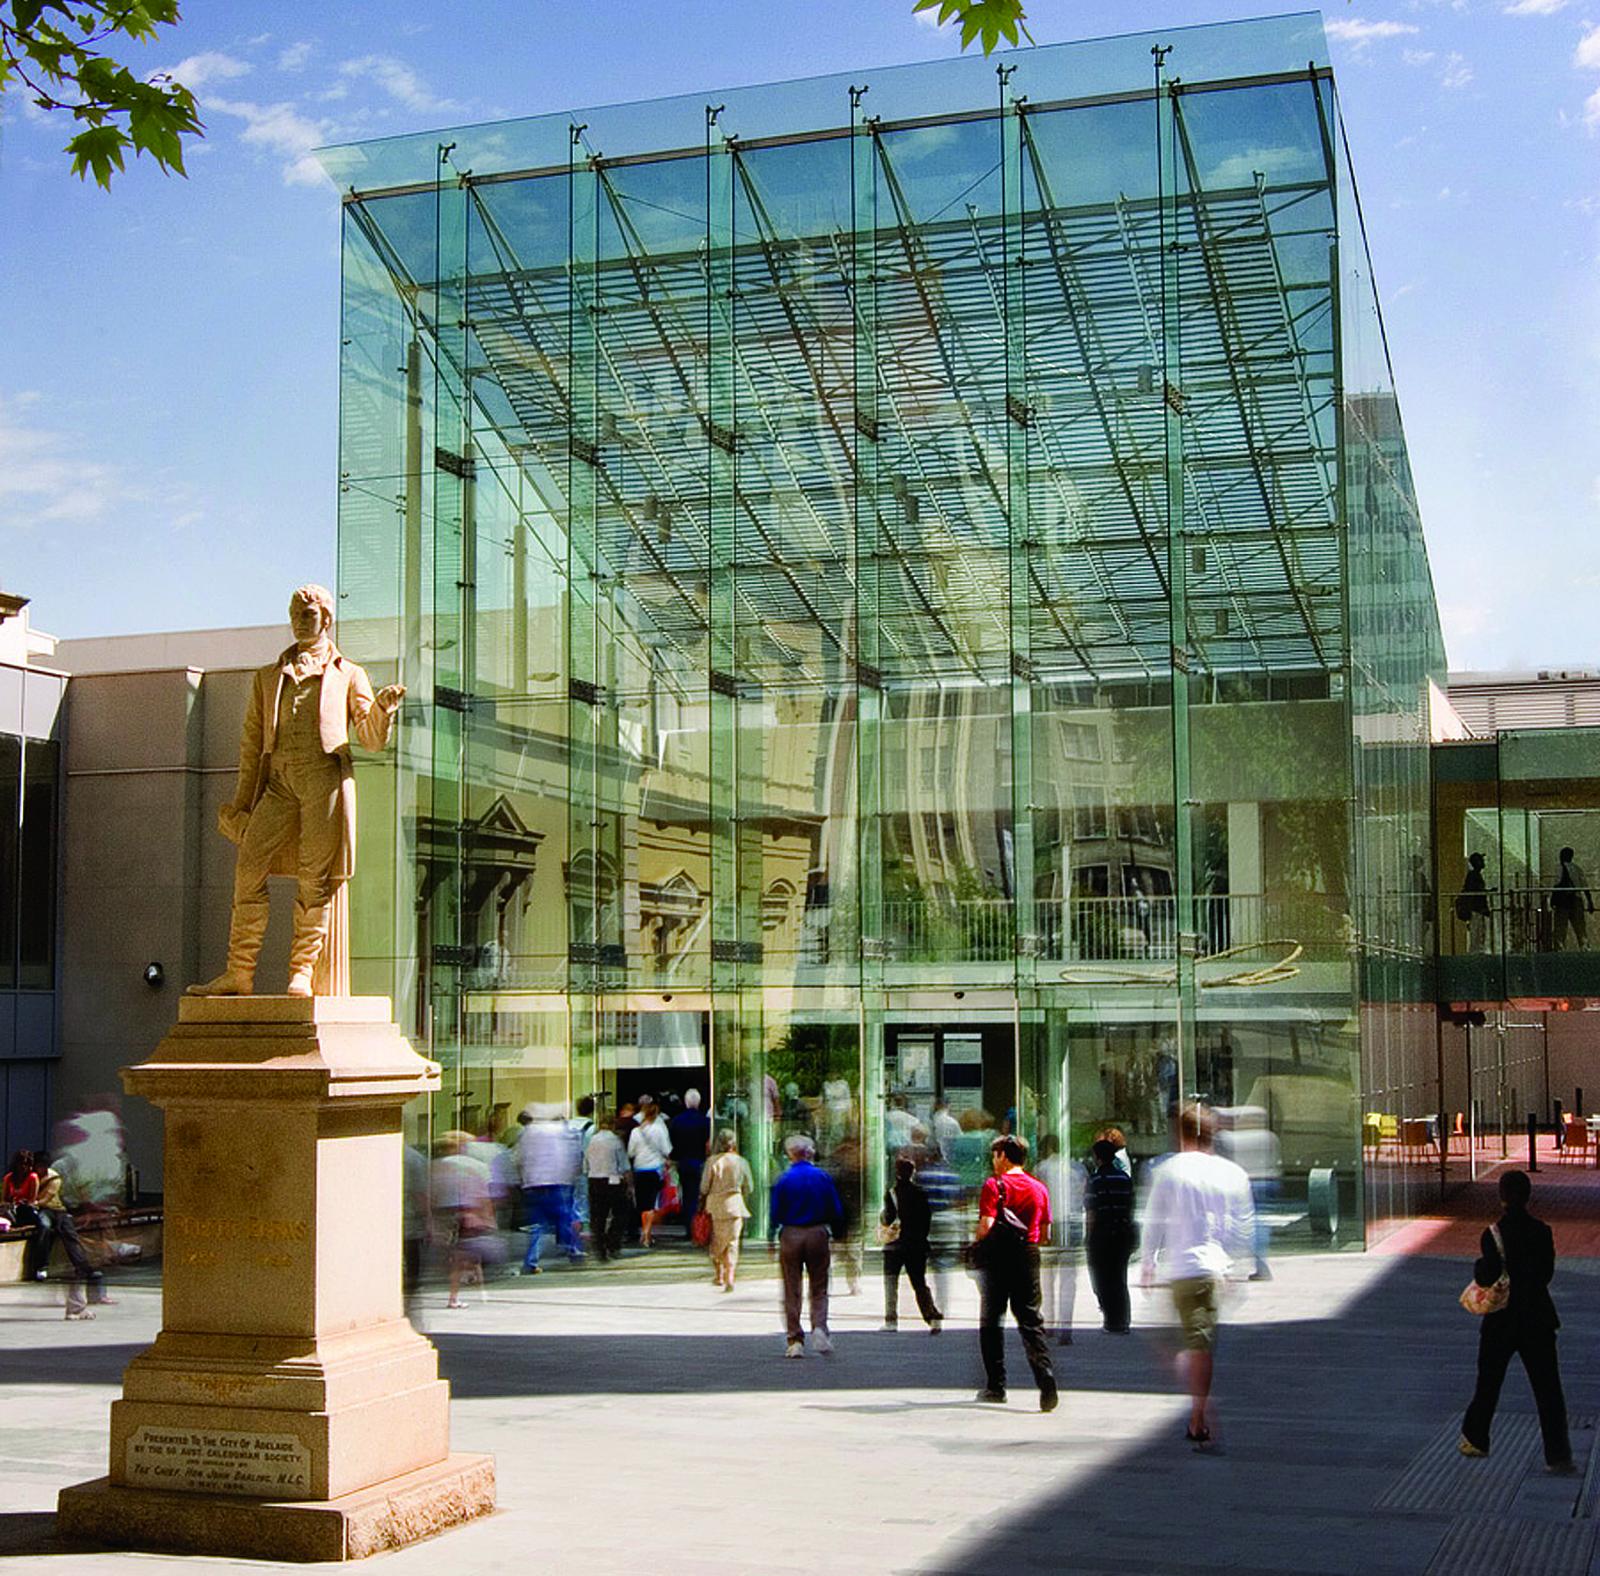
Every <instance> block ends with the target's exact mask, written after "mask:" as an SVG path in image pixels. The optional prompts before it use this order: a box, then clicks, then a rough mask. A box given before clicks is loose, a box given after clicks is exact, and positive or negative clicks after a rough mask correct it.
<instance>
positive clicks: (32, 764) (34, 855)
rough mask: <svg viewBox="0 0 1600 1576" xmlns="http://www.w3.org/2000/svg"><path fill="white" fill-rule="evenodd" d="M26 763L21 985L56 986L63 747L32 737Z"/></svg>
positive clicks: (20, 910) (21, 857)
mask: <svg viewBox="0 0 1600 1576" xmlns="http://www.w3.org/2000/svg"><path fill="white" fill-rule="evenodd" d="M22 765H23V775H22V826H21V829H20V832H21V835H20V837H19V839H18V856H17V877H18V889H19V897H20V901H19V904H18V920H19V922H18V926H17V931H18V942H19V945H18V949H17V950H18V962H19V968H18V978H17V983H18V984H19V985H20V986H21V987H22V988H23V989H24V990H49V989H50V988H51V986H53V985H54V984H55V961H56V957H55V954H56V834H57V827H56V803H57V786H58V781H57V780H58V777H59V775H60V769H61V747H60V746H59V745H57V744H46V743H41V742H39V741H37V740H33V739H30V740H29V741H28V745H27V748H26V749H25V750H24V751H23V759H22Z"/></svg>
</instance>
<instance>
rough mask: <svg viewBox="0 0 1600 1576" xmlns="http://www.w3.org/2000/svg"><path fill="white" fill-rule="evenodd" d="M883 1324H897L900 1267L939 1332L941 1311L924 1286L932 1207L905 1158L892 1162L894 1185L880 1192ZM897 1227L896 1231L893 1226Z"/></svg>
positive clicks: (922, 1310)
mask: <svg viewBox="0 0 1600 1576" xmlns="http://www.w3.org/2000/svg"><path fill="white" fill-rule="evenodd" d="M878 1218H879V1220H880V1221H881V1222H882V1224H883V1227H884V1237H885V1241H884V1245H883V1327H884V1329H886V1330H894V1329H898V1328H899V1325H900V1271H901V1270H902V1269H903V1270H904V1271H905V1272H906V1278H907V1279H908V1280H909V1281H910V1282H911V1289H912V1291H913V1292H915V1293H916V1297H917V1308H918V1311H919V1312H920V1313H921V1314H922V1317H923V1318H924V1319H925V1320H926V1321H927V1325H928V1328H929V1330H931V1331H932V1332H933V1334H935V1335H937V1334H939V1332H940V1330H941V1329H942V1328H943V1327H944V1315H943V1314H942V1313H940V1312H939V1309H938V1305H937V1304H936V1303H935V1302H934V1300H933V1293H932V1292H931V1291H929V1290H928V1231H929V1228H930V1227H931V1225H932V1224H933V1210H932V1207H931V1206H930V1205H929V1203H928V1195H927V1194H926V1193H925V1192H924V1191H923V1190H922V1188H921V1187H919V1186H918V1185H917V1181H916V1167H915V1166H913V1165H912V1163H911V1162H910V1161H909V1160H905V1159H901V1160H897V1161H895V1163H894V1186H893V1187H892V1188H890V1189H889V1191H888V1192H887V1193H885V1194H884V1195H883V1212H882V1213H881V1214H880V1215H879V1217H878ZM896 1227H898V1228H899V1229H898V1231H897V1230H896V1229H895V1228H896Z"/></svg>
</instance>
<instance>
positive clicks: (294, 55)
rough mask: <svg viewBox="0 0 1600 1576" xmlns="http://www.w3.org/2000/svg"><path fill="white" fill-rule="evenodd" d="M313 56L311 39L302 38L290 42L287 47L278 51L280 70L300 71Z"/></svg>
mask: <svg viewBox="0 0 1600 1576" xmlns="http://www.w3.org/2000/svg"><path fill="white" fill-rule="evenodd" d="M310 58H311V41H310V39H306V38H302V39H301V40H300V41H299V42H298V43H296V44H290V45H289V47H288V48H287V49H280V50H279V51H278V70H280V71H299V70H301V69H303V68H304V66H305V63H306V62H307V61H308V60H309V59H310Z"/></svg>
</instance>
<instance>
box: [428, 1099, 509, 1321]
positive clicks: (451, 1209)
mask: <svg viewBox="0 0 1600 1576" xmlns="http://www.w3.org/2000/svg"><path fill="white" fill-rule="evenodd" d="M472 1144H473V1137H472V1134H471V1133H467V1132H461V1131H455V1132H449V1133H446V1134H445V1135H444V1137H443V1138H442V1139H441V1140H440V1141H439V1145H438V1148H437V1150H436V1151H435V1153H436V1155H437V1158H436V1159H435V1160H434V1163H433V1175H432V1192H433V1208H434V1214H435V1217H436V1219H437V1221H438V1226H437V1231H436V1234H437V1237H438V1239H439V1241H440V1242H442V1243H443V1244H444V1249H445V1264H446V1268H447V1270H448V1272H449V1277H450V1298H449V1301H448V1302H447V1303H446V1305H445V1306H446V1307H449V1308H463V1307H465V1306H466V1304H465V1303H463V1302H462V1300H461V1288H462V1286H463V1285H466V1284H474V1283H475V1284H476V1285H477V1286H478V1287H479V1289H480V1293H481V1289H482V1286H483V1271H484V1266H485V1265H486V1264H498V1263H499V1262H500V1260H501V1258H502V1257H503V1256H504V1250H503V1248H502V1247H501V1245H500V1235H499V1232H498V1231H497V1229H496V1227H495V1218H494V1204H493V1202H492V1201H491V1199H490V1197H489V1168H488V1166H486V1165H485V1164H484V1163H483V1162H482V1161H481V1160H479V1159H477V1158H476V1157H475V1156H474V1155H473V1154H472V1153H471V1148H472Z"/></svg>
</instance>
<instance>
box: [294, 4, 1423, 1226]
mask: <svg viewBox="0 0 1600 1576" xmlns="http://www.w3.org/2000/svg"><path fill="white" fill-rule="evenodd" d="M1151 42H1152V40H1151V39H1150V38H1148V37H1146V38H1128V39H1115V40H1107V41H1101V42H1097V43H1091V44H1083V45H1067V46H1060V47H1055V48H1045V49H1034V50H1030V51H1027V52H1025V53H1023V54H1019V55H1017V56H1015V57H1008V58H1007V59H1006V61H1005V62H1004V63H1003V65H1002V68H1001V70H1000V71H999V72H998V73H997V72H996V70H995V63H994V62H991V61H982V60H978V59H962V60H958V61H946V62H942V63H940V64H938V65H936V66H934V65H930V66H925V67H908V68H902V69H897V70H891V71H884V72H877V73H870V72H869V73H858V74H857V75H856V76H855V77H854V78H852V79H850V80H848V81H847V80H845V79H842V78H841V79H824V80H818V81H813V82H806V83H796V84H788V85H785V86H781V87H772V88H761V89H749V90H741V91H739V92H730V93H728V94H720V95H716V96H715V100H714V102H713V103H712V104H711V105H707V104H706V103H705V102H703V101H702V100H699V99H695V100H674V101H666V102H663V103H660V104H654V105H649V106H634V107H630V108H624V109H620V110H597V111H585V112H584V113H583V114H581V115H574V116H570V117H568V116H551V117H546V118H543V119H539V120H532V121H519V122H511V123H507V124H504V125H501V126H496V127H490V128H475V129H468V130H463V131H460V132H451V133H448V134H445V135H441V136H439V137H437V138H433V137H428V138H420V137H419V138H408V139H398V140H391V141H388V142H377V143H368V144H363V145H360V146H357V147H352V148H346V149H337V150H332V151H330V152H329V153H328V154H326V155H325V159H326V162H327V164H328V167H329V169H330V170H331V171H332V172H333V173H334V175H335V178H336V179H337V180H338V182H339V184H340V185H341V187H342V188H343V189H345V190H346V192H347V193H348V196H347V200H346V203H345V254H344V255H345V266H344V289H345V300H344V326H343V335H344V346H345V348H344V356H343V383H342V411H343V438H342V444H343V448H342V461H341V465H342V470H343V474H344V496H343V506H342V510H341V519H340V577H339V580H340V595H341V640H342V642H343V643H344V645H345V647H346V649H348V650H350V651H351V652H352V653H353V654H354V655H355V656H357V657H358V658H360V660H362V661H363V662H365V663H367V664H368V665H369V667H372V668H374V669H375V671H374V679H375V682H383V681H386V680H388V679H390V678H394V677H399V678H400V679H402V680H403V681H404V682H405V683H406V684H407V685H408V686H409V687H410V698H409V699H408V702H407V710H406V713H405V717H404V724H403V731H402V739H401V747H400V752H399V754H398V756H397V757H395V758H391V759H389V760H386V761H379V762H362V763H361V765H360V766H359V768H358V769H359V770H360V771H361V772H362V773H363V785H362V793H363V798H362V805H363V815H364V817H365V818H366V824H367V826H368V827H369V828H371V829H372V830H371V834H370V835H367V834H365V833H364V839H365V840H364V843H363V866H362V869H361V871H360V873H359V876H358V882H359V886H358V890H357V892H356V895H355V903H354V907H355V913H356V923H357V937H356V949H355V950H356V959H355V969H356V979H357V984H358V988H361V989H365V990H374V991H385V992H390V993H392V994H394V995H395V996H396V997H397V999H398V1001H399V1003H400V1004H401V1011H402V1012H403V1014H404V1017H405V1021H406V1022H407V1023H408V1024H409V1025H410V1026H411V1027H412V1028H413V1029H414V1030H415V1031H416V1032H417V1033H419V1034H427V1035H430V1036H431V1044H432V1050H433V1054H434V1055H436V1056H437V1057H438V1058H439V1059H440V1060H441V1061H443V1062H444V1063H445V1064H446V1067H447V1069H448V1071H447V1078H446V1084H447V1088H446V1091H445V1093H444V1094H442V1095H441V1097H440V1100H439V1103H438V1105H437V1107H436V1109H435V1111H434V1112H433V1113H432V1119H433V1120H435V1121H437V1122H442V1123H444V1124H445V1125H446V1126H477V1125H484V1124H485V1123H487V1122H488V1120H489V1115H488V1113H490V1112H491V1111H493V1109H494V1108H495V1107H497V1106H501V1105H509V1106H510V1107H511V1108H512V1109H515V1108H516V1107H517V1106H519V1105H520V1104H522V1103H523V1102H524V1101H526V1100H528V1099H557V1100H565V1099H570V1098H574V1097H576V1096H577V1095H579V1094H582V1093H586V1092H599V1093H600V1094H601V1095H602V1096H603V1097H604V1098H605V1099H606V1100H607V1101H609V1102H616V1101H620V1100H624V1099H629V1098H632V1097H633V1096H635V1095H636V1094H637V1093H639V1092H641V1091H643V1090H650V1091H652V1092H657V1093H659V1092H661V1091H662V1090H669V1091H670V1090H673V1089H681V1088H682V1087H686V1086H688V1085H690V1084H695V1085H697V1086H699V1087H702V1088H709V1090H710V1099H711V1103H712V1106H713V1107H714V1112H715V1117H716V1120H717V1121H718V1122H726V1123H730V1124H732V1125H735V1126H736V1127H738V1128H739V1129H740V1140H741V1147H742V1149H743V1151H744V1153H745V1154H747V1155H748V1156H749V1157H750V1158H751V1160H752V1163H753V1164H755V1165H756V1167H757V1169H758V1172H760V1171H762V1170H764V1169H767V1168H770V1166H771V1165H772V1164H773V1162H774V1158H775V1156H776V1153H777V1150H776V1145H777V1141H778V1140H779V1139H780V1138H781V1136H782V1133H783V1132H784V1131H786V1130H788V1129H789V1128H792V1127H797V1126H799V1127H805V1128H807V1129H808V1130H810V1131H811V1132H813V1133H814V1134H815V1135H816V1137H817V1138H818V1141H819V1146H820V1148H821V1150H822V1152H823V1155H824V1158H825V1159H827V1160H829V1162H830V1163H831V1164H833V1165H834V1167H835V1169H837V1170H839V1171H841V1172H843V1173H845V1176H846V1181H847V1184H848V1185H849V1186H850V1187H853V1188H855V1189H856V1190H858V1191H859V1190H860V1189H861V1188H863V1187H865V1188H867V1189H869V1190H875V1189H876V1188H877V1187H878V1186H879V1184H880V1182H881V1178H882V1174H883V1164H884V1157H885V1153H886V1149H887V1147H888V1145H889V1144H890V1143H893V1142H900V1141H904V1140H905V1137H906V1135H907V1134H909V1133H911V1132H913V1131H914V1130H915V1129H916V1128H919V1127H920V1128H923V1129H926V1130H927V1131H929V1132H930V1133H931V1132H932V1130H933V1128H934V1126H935V1124H936V1122H937V1124H938V1125H940V1126H942V1127H943V1128H944V1129H945V1131H944V1136H943V1138H942V1139H941V1140H940V1142H941V1143H942V1144H943V1145H944V1147H945V1148H946V1150H947V1152H948V1153H949V1155H950V1158H951V1161H952V1164H954V1165H955V1166H956V1168H957V1170H958V1171H963V1172H965V1171H969V1170H971V1169H972V1168H973V1167H974V1166H978V1167H979V1168H981V1166H982V1165H983V1163H984V1153H985V1150H984V1145H985V1143H986V1137H985V1135H986V1134H987V1133H989V1132H990V1131H992V1130H993V1129H994V1128H996V1127H998V1126H999V1125H1000V1124H1002V1123H1007V1122H1009V1123H1010V1124H1012V1125H1013V1126H1017V1127H1020V1128H1021V1130H1022V1131H1023V1132H1024V1133H1025V1134H1027V1135H1028V1136H1029V1137H1030V1138H1034V1139H1038V1138H1041V1137H1043V1136H1046V1135H1050V1134H1055V1135H1058V1136H1060V1137H1061V1138H1062V1140H1063V1142H1064V1143H1065V1144H1066V1145H1068V1146H1069V1148H1070V1149H1071V1150H1072V1151H1073V1152H1075V1153H1076V1152H1080V1151H1082V1150H1083V1149H1084V1148H1085V1147H1086V1144H1087V1141H1088V1140H1089V1138H1090V1137H1092V1135H1093V1133H1094V1131H1095V1130H1096V1129H1097V1127H1098V1126H1100V1125H1101V1124H1104V1123H1107V1122H1115V1123H1117V1124H1118V1125H1119V1126H1121V1127H1122V1128H1123V1130H1124V1131H1125V1133H1126V1135H1127V1137H1128V1141H1129V1147H1130V1149H1131V1150H1132V1152H1133V1153H1134V1155H1135V1156H1136V1157H1142V1156H1146V1155H1149V1154H1152V1153H1155V1152H1158V1151H1160V1150H1161V1149H1163V1148H1165V1147H1166V1145H1167V1143H1168V1125H1169V1117H1170V1113H1171V1111H1172V1109H1173V1106H1174V1103H1175V1102H1176V1101H1177V1100H1178V1099H1179V1098H1180V1097H1182V1096H1185V1095H1188V1094H1191V1093H1196V1092H1198V1093H1203V1094H1205V1095H1206V1096H1208V1097H1209V1098H1211V1099H1212V1100H1214V1101H1215V1102H1216V1103H1217V1104H1218V1105H1222V1106H1227V1107H1230V1108H1239V1107H1249V1108H1252V1110H1256V1109H1258V1110H1262V1111H1265V1113H1266V1120H1267V1121H1268V1123H1269V1124H1270V1129H1271V1131H1272V1132H1273V1133H1275V1134H1276V1137H1277V1143H1276V1144H1275V1145H1274V1146H1272V1153H1274V1154H1275V1155H1278V1156H1279V1157H1280V1158H1279V1159H1277V1160H1275V1161H1274V1162H1273V1164H1274V1166H1276V1167H1281V1170H1282V1172H1283V1178H1282V1180H1283V1183H1284V1187H1283V1189H1282V1192H1281V1194H1280V1195H1279V1200H1280V1202H1279V1205H1278V1206H1275V1207H1278V1208H1280V1211H1281V1214H1280V1224H1281V1225H1282V1227H1283V1231H1282V1235H1283V1237H1284V1240H1285V1241H1289V1240H1292V1239H1293V1238H1294V1237H1295V1236H1296V1235H1299V1236H1300V1237H1301V1238H1302V1240H1305V1241H1311V1240H1315V1239H1314V1235H1313V1229H1314V1228H1317V1229H1320V1230H1322V1231H1323V1232H1324V1233H1327V1232H1331V1233H1333V1234H1334V1235H1336V1236H1337V1238H1338V1239H1339V1240H1358V1239H1359V1238H1360V1237H1361V1235H1362V1231H1363V1219H1364V1217H1368V1218H1373V1219H1376V1218H1378V1217H1379V1216H1380V1215H1390V1214H1396V1213H1404V1212H1405V1210H1406V1208H1407V1207H1408V1203H1407V1198H1408V1195H1406V1194H1405V1193H1404V1191H1403V1188H1402V1190H1401V1191H1400V1192H1399V1193H1396V1192H1395V1191H1394V1186H1395V1185H1393V1184H1391V1183H1389V1182H1387V1181H1386V1182H1385V1183H1384V1187H1385V1189H1386V1190H1387V1191H1386V1193H1385V1196H1384V1198H1383V1199H1382V1200H1381V1201H1374V1198H1373V1197H1369V1196H1368V1195H1369V1191H1370V1190H1368V1189H1366V1188H1365V1187H1364V1182H1365V1179H1366V1177H1367V1174H1368V1173H1367V1172H1366V1171H1365V1170H1364V1168H1363V1151H1362V1132H1363V1113H1364V1111H1365V1110H1366V1109H1367V1108H1368V1107H1369V1106H1370V1104H1371V1102H1372V1100H1373V1099H1374V1098H1375V1097H1376V1095H1377V1092H1378V1091H1382V1090H1388V1089H1391V1088H1399V1087H1404V1088H1406V1089H1407V1090H1409V1091H1411V1092H1412V1095H1413V1096H1414V1097H1415V1098H1417V1099H1419V1100H1424V1101H1425V1100H1426V1099H1427V1095H1426V1092H1425V1087H1426V1081H1427V1079H1428V1078H1429V1077H1432V1076H1433V1069H1434V1066H1435V1063H1434V1036H1433V1033H1432V1023H1433V1010H1432V1005H1431V1000H1430V997H1429V993H1428V988H1427V977H1426V968H1425V961H1424V956H1423V954H1424V948H1425V947H1426V946H1427V944H1428V938H1427V935H1426V924H1427V905H1426V904H1425V903H1424V902H1423V901H1422V899H1421V897H1420V895H1419V890H1418V887H1417V885H1416V881H1415V875H1414V872H1415V869H1416V866H1417V861H1418V860H1419V859H1422V858H1424V857H1425V856H1426V854H1427V852H1428V848H1429V838H1428V815H1429V802H1428V775H1427V760H1428V757H1427V746H1428V740H1429V721H1428V704H1427V702H1428V695H1429V681H1430V679H1433V680H1435V681H1439V680H1441V677H1442V668H1443V659H1442V653H1441V648H1440V643H1439V637H1438V627H1437V620H1436V617H1435V613H1434V606H1433V598H1432V592H1431V586H1430V584H1429V580H1428V573H1427V563H1426V558H1425V555H1424V552H1423V548H1422V539H1421V532H1420V525H1419V522H1418V519H1417V515H1416V508H1415V502H1414V499H1413V497H1412V492H1411V482H1410V476H1409V470H1408V467H1407V465H1406V461H1405V449H1404V442H1403V437H1402V434H1401V430H1400V425H1399V417H1398V408H1397V406H1396V404H1395V401H1394V395H1393V392H1392V388H1391V384H1390V379H1389V368H1388V364H1387V359H1386V356H1385V353H1384V350H1383V345H1382V337H1381V331H1380V328H1379V324H1378V316H1377V306H1376V298H1375V295H1374V292H1373V288H1372V284H1371V280H1370V278H1369V277H1368V275H1367V273H1366V256H1365V246H1364V241H1363V237H1362V233H1361V230H1360V226H1359V220H1358V216H1357V212H1356V207H1355V203H1354V194H1353V186H1352V182H1351V177H1350V173H1349V170H1348V166H1347V164H1346V160H1345V154H1344V142H1343V137H1342V134H1341V129H1340V126H1339V122H1338V114H1337V108H1336V98H1335V94H1334V88H1333V83H1332V80H1331V76H1330V73H1329V71H1328V69H1327V67H1326V65H1325V64H1323V63H1322V62H1325V60H1326V49H1325V45H1324V42H1323V39H1322V35H1321V31H1320V24H1319V23H1318V21H1317V20H1316V19H1315V18H1314V17H1313V18H1309V19H1308V18H1303V17H1299V18H1289V19H1284V20H1279V21H1273V22H1264V23H1245V24H1230V25H1226V26H1221V27H1216V28H1202V29H1194V30H1186V31H1183V32H1181V33H1178V34H1175V35H1174V36H1173V39H1172V40H1171V42H1172V43H1173V46H1174V47H1173V51H1172V53H1171V55H1170V56H1169V57H1168V58H1167V60H1166V64H1165V69H1166V71H1167V72H1169V73H1170V74H1171V76H1172V77H1173V78H1181V80H1182V84H1183V90H1182V92H1181V94H1180V93H1177V92H1175V91H1171V90H1169V88H1168V87H1167V85H1166V80H1165V79H1164V80H1163V82H1162V83H1161V84H1160V85H1159V87H1158V85H1157V84H1156V83H1155V82H1154V81H1153V80H1152V77H1151V65H1150V62H1151V54H1150V45H1151ZM1308 61H1311V62H1313V63H1314V64H1313V65H1312V66H1311V67H1310V68H1309V69H1308V67H1307V62H1308ZM863 89H865V91H863ZM397 656H398V661H396V658H397ZM386 664H387V666H386ZM390 668H397V669H398V671H397V672H391V671H389V669H390ZM377 670H381V678H380V672H379V671H377ZM369 807H370V808H369ZM1352 807H1354V810H1353V809H1352ZM940 1100H943V1101H944V1102H946V1104H947V1106H948V1112H945V1111H940V1112H939V1113H938V1115H937V1117H936V1115H935V1110H934V1107H935V1103H936V1102H937V1101H940ZM1255 1121H1256V1118H1255V1117H1254V1116H1253V1115H1249V1116H1245V1117H1241V1118H1239V1122H1240V1125H1241V1130H1242V1131H1247V1132H1249V1131H1256V1130H1257V1129H1256V1128H1255V1127H1254V1126H1252V1124H1253V1123H1254V1122H1255ZM1263 1149H1264V1150H1265V1146H1263ZM1335 1217H1337V1218H1335Z"/></svg>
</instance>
